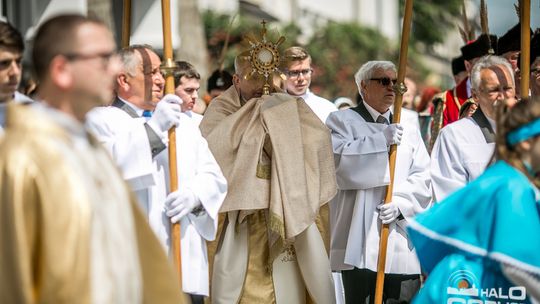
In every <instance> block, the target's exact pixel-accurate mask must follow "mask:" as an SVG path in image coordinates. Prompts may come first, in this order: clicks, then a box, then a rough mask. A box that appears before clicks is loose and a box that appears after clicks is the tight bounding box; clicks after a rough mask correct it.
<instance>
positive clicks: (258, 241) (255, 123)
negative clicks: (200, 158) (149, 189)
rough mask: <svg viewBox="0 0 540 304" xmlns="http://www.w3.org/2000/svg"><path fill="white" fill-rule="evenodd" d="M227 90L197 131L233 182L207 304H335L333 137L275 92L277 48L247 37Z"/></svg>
mask: <svg viewBox="0 0 540 304" xmlns="http://www.w3.org/2000/svg"><path fill="white" fill-rule="evenodd" d="M247 40H248V42H249V45H250V49H249V50H248V51H245V52H243V53H241V54H240V55H238V56H237V57H236V59H235V74H234V76H233V84H234V85H233V86H231V87H230V88H229V89H228V90H227V91H225V92H224V93H222V94H221V95H220V96H219V97H217V98H216V99H215V100H214V101H213V102H212V103H211V104H210V106H209V107H208V110H207V111H206V113H205V116H204V118H203V120H202V122H201V130H202V133H203V135H204V136H205V137H206V139H207V141H208V144H209V146H210V149H211V150H212V153H213V154H214V156H215V158H216V160H217V161H218V163H219V165H220V166H221V168H222V170H223V173H224V175H225V177H226V178H227V181H228V184H229V191H228V194H227V197H226V198H225V201H224V203H223V206H222V208H221V210H220V212H221V213H222V216H221V219H223V220H222V221H221V223H220V227H221V229H220V231H219V232H218V237H217V239H218V245H217V248H216V250H215V253H214V252H211V253H210V258H211V259H212V258H213V260H214V262H213V271H212V272H213V273H212V286H211V298H212V303H238V302H241V303H269V302H270V303H274V302H275V303H306V302H310V301H312V302H316V303H333V302H335V296H334V287H333V282H332V275H331V271H330V264H329V261H328V254H327V248H326V246H325V245H327V243H326V242H325V240H327V234H326V233H327V231H328V230H327V227H328V218H327V217H326V218H325V216H323V215H327V213H326V212H325V211H326V210H327V209H326V208H327V207H326V204H327V202H328V201H330V200H331V199H332V197H333V196H334V194H335V193H336V178H335V173H334V163H333V157H332V146H331V140H330V133H329V131H328V129H327V128H326V127H325V126H324V125H323V124H322V123H321V121H320V120H319V119H318V118H317V116H316V115H315V114H314V113H313V112H312V111H311V110H310V108H309V107H308V106H307V104H306V103H305V102H304V101H303V100H302V99H300V98H295V97H292V96H290V95H288V94H286V93H282V92H277V91H276V89H275V88H273V87H272V86H271V85H270V84H271V83H272V77H274V76H275V75H276V74H277V73H278V69H277V68H278V66H279V63H280V56H279V50H278V46H279V44H281V42H283V40H284V39H283V37H282V38H280V39H279V40H278V42H277V43H273V42H270V41H268V40H267V39H266V30H265V28H264V23H263V29H262V38H261V40H257V39H255V38H254V37H252V36H251V37H247Z"/></svg>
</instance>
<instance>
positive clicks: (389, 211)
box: [377, 202, 401, 224]
mask: <svg viewBox="0 0 540 304" xmlns="http://www.w3.org/2000/svg"><path fill="white" fill-rule="evenodd" d="M377 209H378V210H379V218H380V219H381V221H382V223H383V224H390V223H392V222H393V221H395V220H396V219H397V218H398V217H399V215H400V214H401V211H399V208H398V206H397V204H396V203H393V202H389V203H386V204H380V205H379V206H377Z"/></svg>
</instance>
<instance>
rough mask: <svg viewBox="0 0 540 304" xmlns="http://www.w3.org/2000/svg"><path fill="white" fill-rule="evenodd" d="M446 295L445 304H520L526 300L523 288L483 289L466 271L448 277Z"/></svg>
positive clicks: (475, 278) (494, 287)
mask: <svg viewBox="0 0 540 304" xmlns="http://www.w3.org/2000/svg"><path fill="white" fill-rule="evenodd" d="M446 293H447V295H448V297H447V299H448V300H447V301H446V303H447V304H494V303H497V304H521V303H525V300H526V298H527V290H526V289H525V287H524V286H511V287H498V286H493V287H483V286H480V284H479V280H478V278H477V277H476V276H475V275H474V273H472V272H471V271H468V270H458V271H454V272H453V273H452V274H451V275H450V277H449V278H448V286H447V288H446Z"/></svg>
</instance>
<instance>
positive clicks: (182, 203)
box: [165, 189, 201, 223]
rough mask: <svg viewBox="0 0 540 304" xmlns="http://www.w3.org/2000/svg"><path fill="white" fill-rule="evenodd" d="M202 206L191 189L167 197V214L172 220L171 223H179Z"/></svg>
mask: <svg viewBox="0 0 540 304" xmlns="http://www.w3.org/2000/svg"><path fill="white" fill-rule="evenodd" d="M200 205H201V201H200V200H199V199H198V198H197V196H196V195H195V194H194V193H193V191H191V190H190V189H181V190H177V191H174V192H172V193H170V194H169V195H167V198H166V199H165V214H166V215H167V216H168V217H170V218H171V223H177V222H178V221H180V219H181V218H183V217H184V216H186V215H187V214H189V213H190V212H191V211H193V209H195V208H196V207H198V206H200Z"/></svg>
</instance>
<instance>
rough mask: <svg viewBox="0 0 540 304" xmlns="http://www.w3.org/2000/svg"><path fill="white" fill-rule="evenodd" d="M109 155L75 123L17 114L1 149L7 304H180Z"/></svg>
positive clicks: (42, 113)
mask: <svg viewBox="0 0 540 304" xmlns="http://www.w3.org/2000/svg"><path fill="white" fill-rule="evenodd" d="M135 203H136V202H135V201H134V198H133V196H132V194H131V193H130V192H129V191H128V188H127V186H126V185H125V184H124V182H123V180H122V178H121V176H120V174H119V173H118V171H117V169H116V168H115V167H114V166H113V164H112V162H111V160H110V158H109V156H108V154H107V152H106V151H105V150H104V149H103V148H102V147H101V146H100V144H99V143H98V142H97V141H96V140H95V139H94V138H93V137H92V136H90V135H89V134H87V133H86V131H85V130H84V129H83V127H82V125H81V124H80V123H79V122H77V121H75V120H73V119H72V118H71V117H69V116H67V115H65V114H63V113H61V112H58V111H56V110H52V109H50V108H46V107H45V106H43V105H40V104H35V105H32V106H23V105H15V104H14V105H10V106H9V108H8V114H7V127H6V133H5V136H4V137H3V138H2V140H1V143H0V226H1V227H2V228H1V230H0V252H1V254H0V303H22V304H24V303H56V304H58V303H181V302H180V301H181V298H180V293H179V290H180V289H179V288H178V279H177V277H175V274H174V272H173V270H172V267H171V266H170V265H169V262H168V261H167V258H166V256H165V253H164V252H163V250H162V249H161V247H160V245H159V243H158V241H157V239H156V238H155V237H154V235H153V233H152V231H151V230H150V228H149V227H148V224H146V221H145V219H144V218H143V217H142V215H141V214H140V213H139V210H138V209H137V207H136V205H135Z"/></svg>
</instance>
